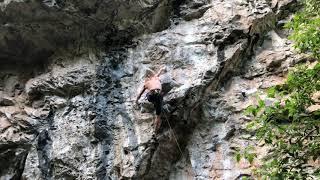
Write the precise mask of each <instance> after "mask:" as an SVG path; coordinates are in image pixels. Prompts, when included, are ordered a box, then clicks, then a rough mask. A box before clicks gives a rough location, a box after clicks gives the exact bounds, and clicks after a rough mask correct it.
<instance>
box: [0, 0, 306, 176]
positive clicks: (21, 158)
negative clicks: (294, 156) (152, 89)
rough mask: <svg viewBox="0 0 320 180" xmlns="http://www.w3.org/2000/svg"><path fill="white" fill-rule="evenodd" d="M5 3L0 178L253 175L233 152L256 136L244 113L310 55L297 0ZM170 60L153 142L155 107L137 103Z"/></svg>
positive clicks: (0, 58) (0, 54)
mask: <svg viewBox="0 0 320 180" xmlns="http://www.w3.org/2000/svg"><path fill="white" fill-rule="evenodd" d="M0 7H1V8H2V11H1V12H0V20H1V21H3V23H2V24H3V25H2V26H1V29H0V32H1V38H2V39H3V40H2V41H1V45H0V46H1V49H2V50H1V51H0V65H2V66H1V67H0V69H1V71H0V179H177V180H179V179H181V180H184V179H225V180H228V179H242V177H244V176H247V177H250V176H252V173H251V169H252V167H253V166H258V165H259V164H258V162H256V164H253V165H250V164H249V163H247V162H245V161H243V162H242V161H241V162H240V163H237V162H236V161H235V159H234V152H235V150H236V149H237V148H239V147H244V146H247V145H249V144H254V141H251V140H250V135H247V134H245V132H244V130H243V129H244V126H243V125H244V123H245V122H247V121H248V120H249V119H248V118H247V117H246V116H244V115H243V114H242V110H243V109H245V108H246V107H247V106H248V105H249V104H250V103H254V101H255V99H254V97H255V95H254V94H255V93H257V92H261V93H262V91H263V89H265V88H267V87H269V86H271V85H274V84H279V83H282V81H283V76H285V74H286V72H287V70H288V67H290V66H292V65H293V64H295V63H297V62H299V61H301V60H304V59H305V58H304V57H299V56H297V55H295V54H294V53H293V51H292V48H291V46H290V42H289V41H288V40H287V39H286V33H285V31H283V30H282V29H281V21H280V20H283V19H285V18H286V17H287V16H288V15H289V14H290V13H291V12H292V11H293V10H294V9H295V2H294V1H293V0H287V1H282V0H281V1H277V0H273V1H258V2H257V1H240V0H239V1H234V0H226V1H220V0H217V1H216V0H213V1H207V0H197V1H191V0H190V1H189V0H186V1H169V0H157V1H152V0H150V1H140V0H139V1H128V2H127V1H126V2H125V1H117V0H113V1H68V2H67V1H3V2H1V3H0ZM22 9H23V13H21V14H19V13H17V12H22ZM82 28H83V29H82ZM150 32H154V33H150ZM17 42H19V43H17ZM102 45H103V46H102ZM20 46H21V47H20ZM16 64H18V65H16ZM163 65H165V67H166V72H165V73H164V74H162V75H161V76H160V78H161V80H162V83H163V89H164V91H165V93H166V94H165V96H164V107H163V114H162V127H161V130H160V133H159V135H158V136H157V137H156V138H153V137H152V135H153V133H154V132H153V125H152V124H153V119H154V116H155V115H154V110H153V107H152V105H151V104H150V103H149V102H147V101H146V100H145V99H144V98H141V100H140V105H139V106H135V105H134V100H135V98H136V96H137V93H138V90H139V89H140V88H141V86H142V84H143V79H144V76H145V72H146V71H147V70H148V69H152V70H154V71H157V70H158V69H160V67H161V66H163ZM143 97H144V96H143ZM263 153H264V152H263V149H261V152H260V154H259V155H261V156H262V155H263Z"/></svg>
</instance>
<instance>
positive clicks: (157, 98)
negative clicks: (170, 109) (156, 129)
mask: <svg viewBox="0 0 320 180" xmlns="http://www.w3.org/2000/svg"><path fill="white" fill-rule="evenodd" d="M147 98H148V101H149V102H152V103H153V106H154V108H155V109H156V115H160V114H161V111H162V99H163V97H162V95H161V90H160V89H153V90H151V91H149V92H148V93H147Z"/></svg>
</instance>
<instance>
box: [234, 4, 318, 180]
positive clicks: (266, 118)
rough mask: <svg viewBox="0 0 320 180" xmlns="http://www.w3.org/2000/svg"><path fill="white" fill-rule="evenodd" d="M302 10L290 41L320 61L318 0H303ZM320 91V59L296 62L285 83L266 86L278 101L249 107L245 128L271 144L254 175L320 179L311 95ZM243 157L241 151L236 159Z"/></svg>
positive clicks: (294, 23) (315, 121) (267, 143)
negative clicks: (311, 62) (310, 65)
mask: <svg viewBox="0 0 320 180" xmlns="http://www.w3.org/2000/svg"><path fill="white" fill-rule="evenodd" d="M303 4H304V9H303V10H301V11H300V12H298V13H296V14H295V15H294V17H293V19H292V21H291V22H289V23H288V24H287V25H286V27H287V28H291V29H292V34H291V36H290V39H292V40H293V41H294V47H295V48H296V49H298V50H300V51H301V52H304V53H310V54H311V55H312V56H313V57H315V58H316V59H318V60H319V59H320V0H304V1H303ZM319 91H320V63H319V62H318V63H317V64H316V65H315V67H313V68H308V67H307V66H301V65H300V66H298V67H297V68H296V69H295V70H293V71H291V72H290V73H289V74H288V78H287V81H286V82H285V84H283V85H278V86H275V87H271V88H270V89H268V91H267V93H268V96H269V97H270V98H275V99H278V100H277V101H275V102H274V103H273V104H272V105H270V106H266V104H265V103H264V101H263V100H259V102H258V105H252V106H249V107H248V108H247V110H246V112H247V113H248V114H251V115H252V116H254V121H252V122H250V123H249V124H248V126H247V128H248V130H249V131H252V132H254V133H255V135H256V137H257V139H258V140H259V141H261V142H263V143H265V144H266V145H268V147H269V151H268V154H267V156H266V157H264V159H263V162H262V165H261V167H259V168H258V169H257V171H256V173H257V174H258V175H259V176H261V177H263V179H279V180H282V179H320V164H319V162H318V164H317V163H316V160H318V161H320V110H315V111H308V110H307V109H308V107H310V106H312V105H315V104H316V102H315V100H314V99H313V98H312V95H313V94H314V93H315V92H319ZM237 159H240V155H239V156H238V157H237Z"/></svg>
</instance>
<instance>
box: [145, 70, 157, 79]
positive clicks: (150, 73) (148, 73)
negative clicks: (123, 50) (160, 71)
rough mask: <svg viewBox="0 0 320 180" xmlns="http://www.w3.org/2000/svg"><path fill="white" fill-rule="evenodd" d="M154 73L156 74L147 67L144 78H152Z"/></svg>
mask: <svg viewBox="0 0 320 180" xmlns="http://www.w3.org/2000/svg"><path fill="white" fill-rule="evenodd" d="M155 74H156V73H155V72H154V71H153V70H151V69H147V70H146V74H145V78H146V79H149V78H152V77H153V76H154V75H155Z"/></svg>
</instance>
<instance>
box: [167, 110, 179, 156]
mask: <svg viewBox="0 0 320 180" xmlns="http://www.w3.org/2000/svg"><path fill="white" fill-rule="evenodd" d="M165 119H166V121H167V123H168V125H169V128H170V130H171V131H172V134H173V138H174V140H175V141H176V144H177V146H178V149H179V151H180V154H181V157H182V155H183V153H182V150H181V148H180V145H179V142H178V140H177V137H176V135H175V132H174V130H173V129H172V127H171V124H170V122H169V120H168V118H167V115H165Z"/></svg>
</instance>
